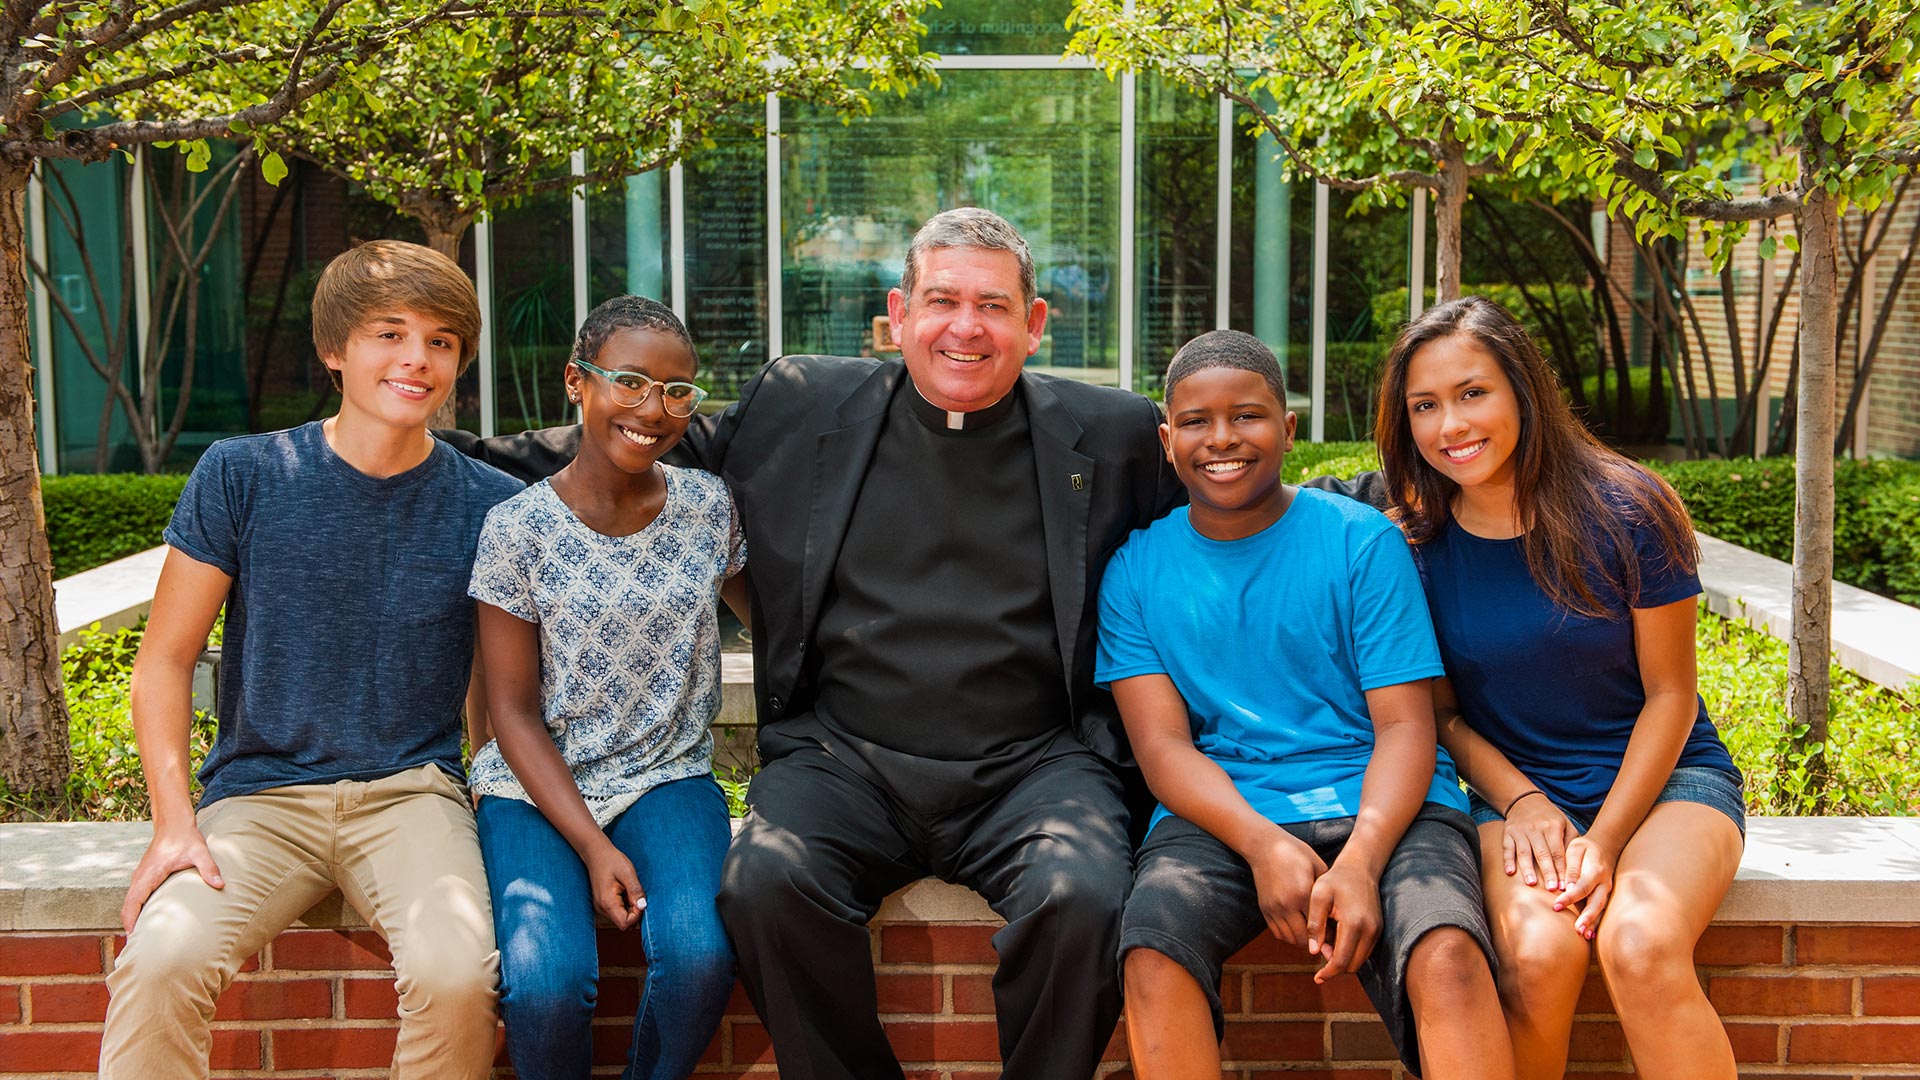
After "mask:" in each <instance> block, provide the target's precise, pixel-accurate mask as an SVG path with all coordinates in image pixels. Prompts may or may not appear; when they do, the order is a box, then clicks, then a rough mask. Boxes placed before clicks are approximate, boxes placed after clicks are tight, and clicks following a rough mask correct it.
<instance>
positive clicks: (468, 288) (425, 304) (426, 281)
mask: <svg viewBox="0 0 1920 1080" xmlns="http://www.w3.org/2000/svg"><path fill="white" fill-rule="evenodd" d="M390 311H414V312H418V313H419V314H421V315H427V316H431V317H433V318H435V319H439V320H441V321H443V322H445V323H446V325H447V329H449V330H452V331H453V332H454V333H455V334H458V335H459V337H460V371H461V372H465V371H466V370H467V365H469V364H471V363H473V358H474V355H475V354H477V353H478V352H479V351H480V298H479V296H478V294H476V293H475V292H474V289H473V281H472V279H470V278H468V277H467V274H466V271H464V270H462V269H460V265H459V264H458V263H456V262H454V261H453V260H452V259H449V258H447V257H446V256H445V255H442V254H440V253H439V252H437V251H435V250H433V249H432V248H428V247H421V246H420V245H419V244H410V243H407V242H406V241H405V240H369V241H367V242H366V243H364V244H360V245H359V246H357V247H353V248H350V249H348V250H347V251H344V252H342V253H340V254H339V255H336V256H334V259H333V261H332V262H330V263H328V264H327V268H326V269H325V270H323V271H321V273H320V283H319V284H318V285H316V286H315V287H314V290H313V347H314V350H315V351H316V352H318V353H319V354H320V355H321V356H339V355H341V354H342V353H344V352H345V351H346V348H347V339H348V338H350V337H352V336H353V331H354V330H355V329H356V328H357V327H359V325H360V324H361V323H364V322H366V321H367V320H368V319H370V318H372V317H373V316H374V315H376V314H379V313H381V312H390ZM327 377H328V378H330V379H332V380H333V388H334V389H335V390H338V389H340V373H339V372H338V371H335V370H333V369H332V368H328V369H327Z"/></svg>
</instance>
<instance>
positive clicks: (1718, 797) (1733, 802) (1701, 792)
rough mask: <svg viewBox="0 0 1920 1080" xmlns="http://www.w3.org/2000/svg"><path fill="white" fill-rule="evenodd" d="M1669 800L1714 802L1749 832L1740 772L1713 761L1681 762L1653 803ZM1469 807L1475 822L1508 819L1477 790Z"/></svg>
mask: <svg viewBox="0 0 1920 1080" xmlns="http://www.w3.org/2000/svg"><path fill="white" fill-rule="evenodd" d="M1667 802H1691V803H1699V804H1701V805H1702V806H1711V807H1713V808H1714V809H1715V810H1718V811H1720V812H1721V813H1723V814H1725V815H1727V816H1728V817H1729V818H1732V819H1733V824H1734V827H1735V828H1738V829H1739V830H1740V835H1741V836H1742V837H1744V836H1746V835H1747V799H1746V794H1745V789H1744V788H1743V787H1742V781H1741V777H1740V774H1739V773H1730V772H1728V771H1726V770H1725V769H1716V768H1714V767H1712V766H1710V765H1682V766H1680V767H1678V768H1676V769H1674V770H1673V774H1672V775H1671V776H1669V777H1667V783H1666V786H1664V787H1662V788H1661V789H1660V794H1658V795H1656V796H1654V797H1653V805H1655V806H1659V805H1660V804H1661V803H1667ZM1554 808H1555V809H1557V810H1559V811H1560V812H1561V813H1563V814H1565V815H1567V820H1568V821H1570V822H1572V823H1573V827H1574V828H1576V829H1578V830H1580V834H1581V835H1582V836H1584V835H1586V833H1587V830H1589V829H1591V828H1593V821H1592V820H1591V819H1589V818H1587V817H1584V816H1582V815H1580V814H1577V813H1575V812H1573V811H1572V810H1569V809H1567V808H1566V807H1564V806H1561V805H1560V804H1559V803H1554ZM1467 810H1468V812H1469V813H1470V814H1472V816H1473V823H1474V824H1475V825H1491V824H1493V823H1494V822H1496V821H1505V820H1506V818H1505V817H1504V816H1502V815H1501V813H1500V811H1498V810H1495V809H1494V808H1493V807H1491V806H1488V805H1487V801H1486V800H1485V799H1482V798H1481V797H1480V796H1479V794H1478V793H1477V792H1473V791H1469V792H1467Z"/></svg>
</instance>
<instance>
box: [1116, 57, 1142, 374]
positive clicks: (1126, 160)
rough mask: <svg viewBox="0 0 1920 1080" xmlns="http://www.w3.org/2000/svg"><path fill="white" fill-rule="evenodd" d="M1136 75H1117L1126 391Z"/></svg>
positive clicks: (1130, 321) (1133, 304) (1130, 346)
mask: <svg viewBox="0 0 1920 1080" xmlns="http://www.w3.org/2000/svg"><path fill="white" fill-rule="evenodd" d="M1137 79H1138V76H1136V75H1134V73H1133V72H1131V71H1128V72H1124V73H1122V74H1121V76H1120V373H1119V374H1120V385H1121V387H1122V388H1124V389H1127V390H1132V389H1134V384H1133V348H1134V346H1133V339H1134V333H1133V329H1134V328H1133V320H1134V315H1135V312H1136V309H1137V307H1138V305H1137V304H1136V302H1135V297H1134V288H1135V286H1136V284H1137V283H1136V281H1135V280H1134V278H1135V270H1134V256H1135V252H1134V235H1133V233H1134V195H1135V192H1134V186H1135V184H1136V182H1137V181H1138V175H1137V173H1138V170H1137V168H1136V165H1137V161H1136V160H1135V156H1134V150H1135V147H1134V141H1135V135H1136V134H1137V130H1136V129H1137V117H1136V116H1135V110H1136V108H1137V105H1138V103H1137V102H1135V101H1134V92H1135V88H1136V82H1137Z"/></svg>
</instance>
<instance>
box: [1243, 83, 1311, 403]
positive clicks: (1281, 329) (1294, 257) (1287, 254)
mask: <svg viewBox="0 0 1920 1080" xmlns="http://www.w3.org/2000/svg"><path fill="white" fill-rule="evenodd" d="M1280 154H1281V150H1280V145H1279V143H1277V142H1275V141H1274V139H1273V136H1271V135H1267V134H1265V133H1261V134H1259V135H1255V134H1253V133H1251V132H1250V131H1249V130H1248V129H1247V127H1246V114H1245V112H1244V111H1242V110H1238V109H1236V110H1235V114H1234V136H1233V178H1232V181H1233V195H1232V199H1233V231H1232V248H1231V252H1230V255H1229V258H1230V260H1231V265H1232V273H1231V282H1230V285H1229V292H1230V296H1229V298H1228V307H1227V321H1228V324H1229V325H1230V326H1232V327H1233V328H1234V329H1235V330H1244V331H1246V332H1247V333H1249V334H1252V335H1253V336H1255V337H1257V338H1259V339H1260V340H1261V341H1264V342H1266V343H1267V346H1268V347H1269V348H1271V349H1272V350H1273V352H1274V355H1275V356H1277V357H1279V359H1280V368H1281V370H1282V371H1284V372H1285V373H1286V376H1287V394H1288V399H1289V407H1290V408H1292V409H1293V410H1294V411H1295V412H1298V413H1299V414H1300V430H1301V432H1303V433H1304V432H1306V431H1307V430H1308V425H1307V421H1308V418H1309V414H1310V413H1311V409H1310V408H1309V407H1308V397H1307V393H1308V388H1309V387H1308V382H1309V378H1310V375H1311V372H1310V370H1309V362H1310V361H1309V351H1308V350H1309V344H1310V342H1311V340H1312V333H1313V313H1312V306H1311V305H1312V300H1313V292H1312V273H1313V263H1312V260H1311V259H1310V258H1309V255H1310V253H1311V252H1312V250H1313V185H1312V184H1310V183H1307V184H1294V183H1291V182H1289V181H1288V180H1287V178H1286V163H1285V162H1284V161H1283V160H1282V159H1281V157H1280Z"/></svg>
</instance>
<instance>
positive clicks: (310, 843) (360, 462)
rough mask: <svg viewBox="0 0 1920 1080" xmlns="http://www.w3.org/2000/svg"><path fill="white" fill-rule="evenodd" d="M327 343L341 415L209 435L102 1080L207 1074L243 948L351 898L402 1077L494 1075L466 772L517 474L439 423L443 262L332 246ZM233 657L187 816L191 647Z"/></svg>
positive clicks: (153, 736) (321, 342)
mask: <svg viewBox="0 0 1920 1080" xmlns="http://www.w3.org/2000/svg"><path fill="white" fill-rule="evenodd" d="M313 329H314V345H315V347H316V349H317V350H318V352H319V354H320V356H321V359H322V360H323V361H324V362H325V363H326V365H327V368H328V369H329V372H330V374H331V376H332V378H333V380H334V385H335V386H336V387H338V388H339V390H340V397H341V402H340V411H339V413H338V414H337V415H335V416H334V417H332V418H331V419H328V420H324V421H320V422H316V423H311V424H306V425H303V426H301V427H297V428H294V429H292V430H290V431H279V432H273V433H271V434H266V435H249V436H244V437H241V438H235V439H225V440H222V441H220V442H218V443H215V444H214V445H213V446H212V447H211V448H209V449H208V451H207V453H206V456H204V457H203V458H201V460H200V464H199V465H198V466H197V467H196V468H195V469H194V472H193V477H192V478H191V479H190V480H189V481H188V482H187V487H186V490H185V491H184V492H183V493H182V494H181V497H180V503H179V506H178V507H177V508H176V509H175V510H174V515H173V520H172V522H171V523H170V524H169V525H168V526H167V531H166V541H167V545H168V547H169V548H170V549H171V550H169V551H168V552H167V559H166V563H165V565H164V567H163V568H162V570H161V572H160V583H159V586H158V589H157V590H156V592H155V595H154V602H153V613H152V615H151V616H150V618H149V620H148V623H147V630H146V635H145V638H144V640H143V641H142V643H141V647H140V654H139V657H138V659H137V660H136V661H135V663H134V671H133V689H132V709H133V724H134V734H135V736H136V738H137V739H138V741H139V745H140V754H141V758H142V767H143V769H144V770H145V772H146V778H147V787H148V791H149V792H150V794H151V797H152V800H153V841H152V843H151V844H150V845H149V846H148V848H147V851H146V854H145V855H144V856H143V857H142V858H141V860H140V865H139V866H138V867H137V868H136V869H135V870H134V875H133V885H132V887H131V888H130V889H129V890H128V891H127V902H126V904H125V906H124V907H123V908H122V909H121V919H122V921H123V922H124V923H125V924H126V928H127V931H128V938H127V944H126V946H125V948H124V949H122V950H121V953H120V957H119V959H118V961H117V962H116V963H115V965H114V970H113V973H112V974H111V975H110V976H109V977H108V979H107V985H108V988H109V990H110V991H111V994H112V998H111V1001H110V1003H109V1005H108V1009H107V1020H106V1032H105V1036H104V1038H103V1040H102V1045H101V1051H100V1075H101V1076H102V1077H103V1078H108V1080H121V1078H136V1077H137V1078H139V1080H154V1078H163V1080H164V1078H171V1077H204V1076H205V1075H207V1069H208V1051H209V1046H210V1043H211V1035H210V1032H209V1027H208V1023H209V1021H211V1020H212V1019H213V1011H214V1003H215V1001H216V1000H217V999H218V998H219V996H220V992H221V991H222V990H223V989H225V988H226V986H227V983H228V982H229V981H230V980H231V979H232V978H233V974H234V972H235V971H237V970H238V969H239V967H240V965H241V964H242V963H243V962H244V961H245V960H246V959H247V958H248V957H249V956H252V955H253V954H254V953H256V952H258V951H259V950H260V948H261V947H262V946H263V945H265V944H266V943H267V942H268V941H269V940H271V939H272V938H273V937H274V936H275V935H277V934H278V933H279V932H280V931H281V930H282V929H284V928H285V927H286V926H287V925H288V924H290V923H292V922H293V921H294V920H295V919H297V918H298V917H299V916H300V915H301V913H303V912H304V911H306V910H307V908H309V907H311V906H312V905H313V904H314V903H315V902H316V901H318V900H319V899H320V898H321V897H323V896H325V895H326V894H327V893H328V892H330V891H332V890H333V889H334V888H336V887H337V888H339V889H340V891H341V892H342V893H344V894H345V896H346V900H347V902H348V903H349V904H351V905H353V907H354V908H355V909H356V910H358V911H359V912H360V914H361V915H362V916H364V917H365V918H366V920H367V921H368V923H370V924H371V925H372V926H373V927H374V928H375V929H376V930H377V931H379V932H380V933H381V934H382V935H383V936H384V937H385V938H386V939H387V945H388V947H389V949H390V950H391V952H392V953H393V966H394V970H395V972H396V973H397V975H398V978H397V979H396V982H395V986H396V988H397V990H398V992H399V998H400V1034H399V1039H398V1042H397V1044H396V1045H395V1047H394V1058H393V1075H394V1076H395V1077H402V1078H415V1077H418V1078H428V1077H433V1078H440V1077H454V1078H462V1077H470V1078H480V1077H485V1076H486V1075H487V1073H488V1070H489V1068H490V1067H491V1065H492V1061H493V1046H494V982H495V974H496V970H497V967H498V953H497V952H496V951H495V949H494V941H493V922H492V915H491V912H490V910H489V906H488V901H487V885H486V877H485V873H484V871H483V870H482V868H481V863H480V850H479V846H478V839H477V837H476V834H475V831H474V823H473V812H472V808H471V806H470V805H469V803H468V801H467V793H466V788H465V785H464V782H463V774H462V772H461V766H460V710H461V704H462V701H463V699H464V697H465V695H466V691H467V687H468V677H469V674H470V669H471V662H472V656H473V605H472V602H471V601H469V600H468V599H467V595H466V591H467V578H468V575H469V572H470V570H471V568H472V564H473V554H474V546H475V543H476V542H477V539H478V536H479V531H480V524H481V522H482V520H483V519H484V518H485V517H486V514H487V511H488V510H489V509H491V508H492V507H493V506H494V504H496V503H498V502H501V501H502V500H504V499H506V498H508V497H509V496H511V495H513V494H514V493H515V492H516V491H518V490H519V484H518V483H517V482H516V481H514V480H512V479H511V478H509V477H508V476H506V475H505V474H504V473H501V472H499V471H497V470H495V469H493V468H492V467H490V466H487V465H483V464H479V463H477V462H475V461H473V460H472V459H470V458H468V457H466V456H465V455H463V454H459V453H457V452H455V451H454V450H453V449H452V448H451V447H448V446H446V445H443V444H441V443H439V442H437V441H436V440H435V439H434V438H433V437H432V436H431V435H429V434H428V433H427V420H428V418H429V417H431V416H432V415H433V413H434V410H435V409H437V408H438V407H439V406H440V403H441V402H443V401H445V400H446V398H447V395H448V394H449V393H450V392H451V391H452V389H453V385H454V380H455V379H456V378H457V377H458V375H459V374H460V372H461V371H463V370H464V369H465V368H466V366H467V364H468V363H470V362H471V361H472V360H473V356H474V352H475V348H476V343H477V341H478V337H479V332H480V309H479V305H478V303H477V301H476V299H475V296H474V290H473V285H472V283H471V282H470V281H468V280H467V277H466V275H465V274H464V273H462V272H461V270H460V268H459V267H458V266H457V265H455V264H454V263H453V262H452V260H450V259H448V258H446V257H445V256H443V255H439V254H436V253H435V252H433V251H431V250H429V249H427V248H423V247H420V246H418V245H416V244H407V243H400V242H397V241H389V240H380V241H374V242H372V243H368V244H364V245H361V246H360V247H357V248H355V249H353V250H351V251H349V252H347V253H346V254H343V255H341V256H340V257H338V258H336V259H335V260H333V262H332V263H330V264H329V265H328V266H327V269H326V271H325V273H324V274H322V275H321V278H320V282H319V285H318V286H317V288H316V290H315V292H314V299H313ZM222 604H224V605H225V606H226V612H227V616H226V628H225V638H224V642H225V644H224V653H225V655H224V657H223V662H222V663H221V665H220V685H219V689H218V699H217V708H216V710H215V711H216V712H217V713H218V715H219V718H220V726H219V732H218V734H217V735H216V736H215V739H214V745H213V750H212V752H211V753H210V754H209V755H208V756H207V761H206V764H205V765H203V766H202V767H201V769H200V780H201V782H202V784H203V785H204V787H205V791H204V793H203V795H202V796H201V800H200V805H199V808H198V811H197V812H196V811H195V809H194V807H193V805H192V801H191V799H190V796H189V792H188V786H187V735H188V730H189V725H190V722H191V715H192V712H191V697H192V694H191V683H192V676H193V665H194V661H195V660H196V659H197V658H198V656H199V655H200V651H201V649H202V648H204V647H205V645H206V641H207V634H208V632H209V631H210V630H211V629H212V627H213V621H214V617H215V616H216V615H217V614H218V613H219V611H220V608H221V605H222Z"/></svg>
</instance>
